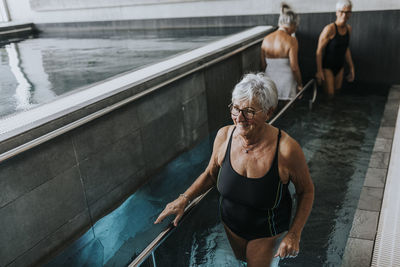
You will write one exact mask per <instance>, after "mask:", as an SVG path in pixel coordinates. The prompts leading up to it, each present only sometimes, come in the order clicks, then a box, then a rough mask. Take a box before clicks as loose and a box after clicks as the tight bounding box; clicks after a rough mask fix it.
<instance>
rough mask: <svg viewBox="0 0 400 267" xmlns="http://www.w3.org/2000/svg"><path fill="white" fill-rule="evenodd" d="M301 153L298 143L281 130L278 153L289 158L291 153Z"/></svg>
mask: <svg viewBox="0 0 400 267" xmlns="http://www.w3.org/2000/svg"><path fill="white" fill-rule="evenodd" d="M299 150H300V151H301V147H300V145H299V143H298V142H297V141H296V140H295V139H294V138H293V137H291V136H290V135H289V134H288V133H286V132H285V131H283V130H281V139H280V141H279V152H280V153H281V154H282V155H283V156H290V155H291V154H292V153H295V152H298V151H299Z"/></svg>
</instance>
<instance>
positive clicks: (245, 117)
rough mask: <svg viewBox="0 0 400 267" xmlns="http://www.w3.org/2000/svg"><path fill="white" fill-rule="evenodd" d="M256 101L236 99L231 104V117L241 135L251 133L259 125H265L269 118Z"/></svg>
mask: <svg viewBox="0 0 400 267" xmlns="http://www.w3.org/2000/svg"><path fill="white" fill-rule="evenodd" d="M268 117H269V116H268V115H267V114H265V113H264V112H263V111H262V109H261V107H260V105H259V104H258V103H257V102H256V101H252V102H250V101H249V100H245V101H242V102H239V101H234V102H233V103H232V106H231V118H232V120H233V123H234V124H235V126H236V131H237V132H238V134H240V135H248V134H251V133H252V132H253V131H254V130H256V129H258V128H259V127H263V125H264V124H265V121H266V120H267V119H268Z"/></svg>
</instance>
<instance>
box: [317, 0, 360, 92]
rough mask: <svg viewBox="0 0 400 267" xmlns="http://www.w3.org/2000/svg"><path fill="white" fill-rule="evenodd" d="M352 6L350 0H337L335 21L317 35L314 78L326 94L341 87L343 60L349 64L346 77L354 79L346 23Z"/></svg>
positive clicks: (348, 27) (349, 29)
mask: <svg viewBox="0 0 400 267" xmlns="http://www.w3.org/2000/svg"><path fill="white" fill-rule="evenodd" d="M352 6H353V4H352V3H351V1H350V0H339V1H337V3H336V20H335V22H333V23H330V24H328V25H327V26H325V28H324V29H323V30H322V32H321V34H320V36H319V40H318V47H317V52H316V60H317V73H316V78H317V81H318V83H322V86H323V88H324V91H325V92H326V93H327V94H328V96H333V95H334V94H335V90H338V89H340V88H341V87H342V83H343V76H344V63H345V62H347V64H348V65H349V74H348V75H347V77H346V79H347V80H348V81H349V82H352V81H354V76H355V74H354V64H353V60H352V57H351V52H350V47H349V42H350V35H351V26H350V25H349V24H348V23H347V21H348V20H349V19H350V16H351V9H352Z"/></svg>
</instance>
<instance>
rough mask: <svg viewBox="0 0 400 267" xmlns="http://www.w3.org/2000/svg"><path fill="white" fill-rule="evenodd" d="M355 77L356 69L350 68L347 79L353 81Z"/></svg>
mask: <svg viewBox="0 0 400 267" xmlns="http://www.w3.org/2000/svg"><path fill="white" fill-rule="evenodd" d="M354 78H355V74H354V69H350V73H349V74H348V75H347V77H346V79H347V81H348V82H353V81H354Z"/></svg>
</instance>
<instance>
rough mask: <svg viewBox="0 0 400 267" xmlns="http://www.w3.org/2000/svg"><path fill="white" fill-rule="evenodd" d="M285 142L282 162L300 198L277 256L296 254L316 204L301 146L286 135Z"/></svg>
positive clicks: (282, 148) (283, 143) (281, 149)
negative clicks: (313, 206)
mask: <svg viewBox="0 0 400 267" xmlns="http://www.w3.org/2000/svg"><path fill="white" fill-rule="evenodd" d="M285 139H286V140H285V142H282V143H281V144H280V151H281V155H282V157H281V158H282V162H283V163H284V166H285V168H287V170H288V173H289V177H290V180H291V181H292V182H293V184H294V186H295V188H296V194H297V198H298V204H297V210H296V214H295V217H294V220H293V223H292V225H291V227H290V229H289V231H288V233H287V234H286V236H285V237H284V238H283V240H282V242H281V244H280V246H279V250H278V252H277V254H276V255H275V256H281V257H282V256H287V255H294V254H296V253H297V252H298V251H299V249H300V247H299V244H300V237H301V232H302V231H303V228H304V225H305V224H306V222H307V219H308V216H309V215H310V213H311V209H312V205H313V202H314V184H313V182H312V180H311V176H310V172H309V170H308V166H307V163H306V159H305V156H304V153H303V151H302V149H301V147H300V145H299V144H298V143H297V142H296V141H295V140H294V139H292V138H291V137H289V136H287V135H286V138H285ZM281 145H282V147H281Z"/></svg>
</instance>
